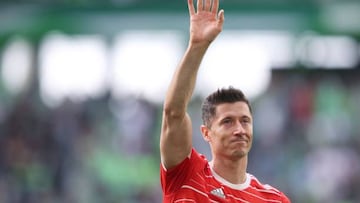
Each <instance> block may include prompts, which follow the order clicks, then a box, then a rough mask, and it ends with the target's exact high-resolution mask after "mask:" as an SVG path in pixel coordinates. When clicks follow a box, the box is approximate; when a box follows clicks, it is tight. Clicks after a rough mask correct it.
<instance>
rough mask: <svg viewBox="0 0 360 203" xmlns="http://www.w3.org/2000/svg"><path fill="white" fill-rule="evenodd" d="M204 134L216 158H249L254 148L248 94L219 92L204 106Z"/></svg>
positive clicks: (208, 99)
mask: <svg viewBox="0 0 360 203" xmlns="http://www.w3.org/2000/svg"><path fill="white" fill-rule="evenodd" d="M202 119H203V125H202V126H201V132H202V134H203V136H204V139H205V140H206V141H207V142H209V144H210V147H211V150H212V152H213V155H214V154H215V155H219V154H222V155H224V156H230V157H233V158H236V157H243V156H246V155H247V153H248V152H249V150H250V148H251V144H252V136H253V130H252V110H251V106H250V103H249V101H248V99H247V98H246V97H245V95H244V93H243V92H242V91H241V90H239V89H235V88H233V87H229V88H223V89H218V90H217V91H215V92H214V93H212V94H210V95H209V96H208V97H207V98H206V99H205V101H204V102H203V105H202Z"/></svg>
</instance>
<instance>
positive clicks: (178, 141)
mask: <svg viewBox="0 0 360 203" xmlns="http://www.w3.org/2000/svg"><path fill="white" fill-rule="evenodd" d="M191 148H192V125H191V120H190V117H189V115H188V114H187V113H184V114H183V115H181V114H179V115H177V114H175V113H173V112H169V111H166V110H164V111H163V119H162V129H161V136H160V155H161V162H162V164H163V165H164V167H165V168H166V169H169V168H171V167H173V166H175V165H177V164H179V163H180V162H181V161H183V160H184V159H185V158H186V157H187V156H188V155H189V154H190V153H191Z"/></svg>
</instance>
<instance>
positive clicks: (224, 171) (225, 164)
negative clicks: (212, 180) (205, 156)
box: [210, 156, 248, 184]
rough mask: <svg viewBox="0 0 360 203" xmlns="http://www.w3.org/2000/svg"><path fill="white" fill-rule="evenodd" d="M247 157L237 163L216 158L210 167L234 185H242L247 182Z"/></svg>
mask: <svg viewBox="0 0 360 203" xmlns="http://www.w3.org/2000/svg"><path fill="white" fill-rule="evenodd" d="M247 160H248V158H247V156H244V157H242V158H240V159H238V160H236V161H234V160H228V159H216V158H214V159H213V160H212V161H211V162H210V167H211V168H212V169H213V170H214V171H215V173H217V174H218V175H219V176H221V177H222V178H224V179H225V180H227V181H229V182H230V183H232V184H241V183H244V182H245V180H246V168H247Z"/></svg>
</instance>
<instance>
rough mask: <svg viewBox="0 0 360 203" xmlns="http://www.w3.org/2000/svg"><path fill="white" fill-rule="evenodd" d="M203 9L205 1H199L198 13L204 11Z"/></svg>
mask: <svg viewBox="0 0 360 203" xmlns="http://www.w3.org/2000/svg"><path fill="white" fill-rule="evenodd" d="M203 9H204V8H203V0H197V11H198V12H199V11H202V10H203Z"/></svg>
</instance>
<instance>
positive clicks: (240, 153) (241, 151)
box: [232, 150, 248, 158]
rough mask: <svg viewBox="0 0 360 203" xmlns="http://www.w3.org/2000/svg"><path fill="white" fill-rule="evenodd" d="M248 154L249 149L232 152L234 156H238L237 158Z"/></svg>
mask: <svg viewBox="0 0 360 203" xmlns="http://www.w3.org/2000/svg"><path fill="white" fill-rule="evenodd" d="M247 155H248V152H247V151H243V150H236V151H234V152H233V153H232V156H233V157H236V158H243V157H245V156H247Z"/></svg>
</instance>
